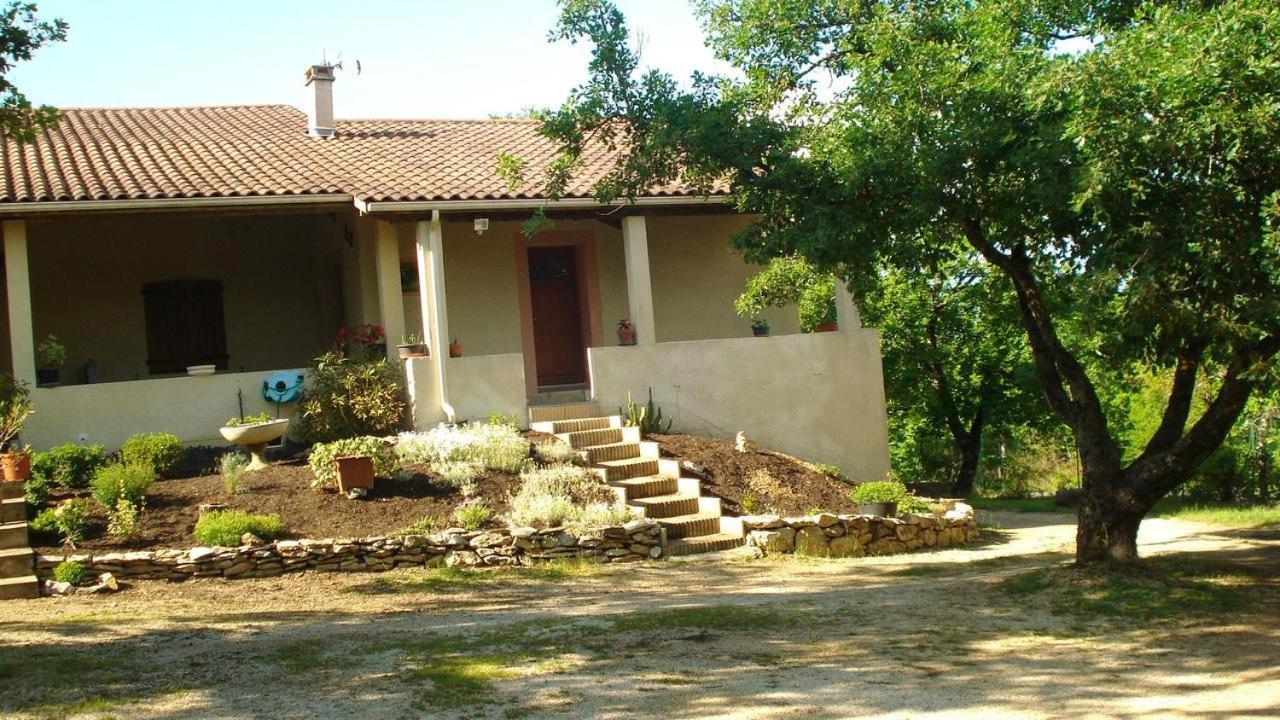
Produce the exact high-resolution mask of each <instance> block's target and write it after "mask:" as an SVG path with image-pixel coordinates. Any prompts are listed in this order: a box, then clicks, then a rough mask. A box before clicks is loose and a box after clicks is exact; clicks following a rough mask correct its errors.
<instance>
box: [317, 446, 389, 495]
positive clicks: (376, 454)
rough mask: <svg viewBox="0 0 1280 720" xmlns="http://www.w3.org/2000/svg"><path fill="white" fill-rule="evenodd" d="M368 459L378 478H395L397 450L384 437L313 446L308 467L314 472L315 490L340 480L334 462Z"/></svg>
mask: <svg viewBox="0 0 1280 720" xmlns="http://www.w3.org/2000/svg"><path fill="white" fill-rule="evenodd" d="M347 456H356V457H367V458H369V459H370V460H372V461H373V474H374V475H375V476H376V477H385V478H389V477H391V476H392V475H394V474H395V471H396V467H397V466H398V463H397V461H396V452H395V449H394V448H392V447H391V444H390V443H388V442H387V441H386V440H383V439H382V438H380V437H355V438H345V439H342V440H335V441H333V442H327V443H316V444H315V445H312V446H311V455H310V457H308V458H307V465H308V466H310V468H311V474H312V475H313V478H312V480H311V487H312V488H323V487H328V486H330V485H333V483H334V482H335V481H336V480H337V478H338V475H337V470H336V469H334V466H333V461H334V460H335V459H337V458H340V457H347Z"/></svg>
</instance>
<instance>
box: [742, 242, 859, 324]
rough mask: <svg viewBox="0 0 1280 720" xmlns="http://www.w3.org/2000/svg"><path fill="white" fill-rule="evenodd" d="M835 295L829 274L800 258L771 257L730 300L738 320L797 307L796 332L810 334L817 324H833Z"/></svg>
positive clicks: (833, 278) (834, 318)
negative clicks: (772, 309) (798, 330)
mask: <svg viewBox="0 0 1280 720" xmlns="http://www.w3.org/2000/svg"><path fill="white" fill-rule="evenodd" d="M835 293H836V286H835V277H834V276H832V275H831V274H830V273H820V272H818V271H816V270H814V269H813V266H812V265H810V264H809V263H808V262H807V261H805V260H804V259H803V258H798V257H781V258H774V259H773V260H771V261H770V262H769V264H768V266H766V267H765V268H764V269H763V270H761V271H760V272H758V273H756V274H755V275H753V276H751V278H749V279H748V280H747V288H746V290H745V291H744V292H743V293H742V294H741V295H739V296H738V299H737V300H734V301H733V309H734V310H735V311H736V312H737V313H738V316H739V317H744V318H751V317H756V316H758V315H759V314H760V313H761V312H763V311H764V310H765V309H767V308H780V307H787V306H788V305H798V306H799V310H800V329H801V330H802V331H804V332H813V331H815V330H817V329H818V326H819V325H822V324H824V323H833V322H835V321H836V295H835ZM766 329H768V326H767V324H766Z"/></svg>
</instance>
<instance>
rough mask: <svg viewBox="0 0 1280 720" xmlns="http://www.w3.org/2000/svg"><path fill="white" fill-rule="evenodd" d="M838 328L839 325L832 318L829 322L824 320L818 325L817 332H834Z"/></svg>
mask: <svg viewBox="0 0 1280 720" xmlns="http://www.w3.org/2000/svg"><path fill="white" fill-rule="evenodd" d="M839 329H840V326H839V325H837V324H836V323H835V321H834V320H833V321H831V322H824V323H822V324H821V325H819V326H818V328H817V332H835V331H836V330H839Z"/></svg>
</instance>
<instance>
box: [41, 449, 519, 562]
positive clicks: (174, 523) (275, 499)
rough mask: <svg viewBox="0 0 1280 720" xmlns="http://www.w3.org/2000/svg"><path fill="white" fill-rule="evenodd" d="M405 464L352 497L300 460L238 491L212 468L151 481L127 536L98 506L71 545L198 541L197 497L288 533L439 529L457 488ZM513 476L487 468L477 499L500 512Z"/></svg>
mask: <svg viewBox="0 0 1280 720" xmlns="http://www.w3.org/2000/svg"><path fill="white" fill-rule="evenodd" d="M206 467H207V465H206ZM412 470H413V468H410V471H411V472H410V473H409V474H408V475H407V476H405V477H404V478H403V479H402V480H400V481H397V480H388V479H383V478H378V479H377V481H376V484H375V486H374V489H373V492H371V493H370V494H369V496H368V497H366V498H363V499H359V500H349V499H347V498H346V497H344V496H342V495H339V494H338V493H337V492H335V491H333V490H313V489H312V488H311V479H312V474H311V470H310V469H308V467H307V465H306V463H305V462H303V461H300V460H291V461H287V462H280V463H275V464H273V465H272V466H271V467H270V468H268V469H265V470H256V471H251V472H247V473H245V476H244V477H245V481H246V483H247V485H248V488H249V489H248V491H247V492H243V493H240V494H238V495H228V494H227V492H226V490H225V489H224V487H223V483H222V478H221V476H219V475H216V474H213V475H199V476H197V477H189V478H181V479H174V480H159V481H157V482H156V483H155V485H154V486H153V487H152V490H151V493H150V494H149V495H148V496H147V504H146V509H145V510H143V512H142V514H141V516H140V519H139V523H138V530H137V532H136V533H135V534H134V536H132V537H131V538H129V539H128V540H117V539H114V538H110V537H106V536H105V534H106V515H105V513H104V512H102V510H101V509H100V508H98V509H97V510H96V511H95V516H94V519H93V523H92V525H91V526H90V528H89V531H88V533H87V537H86V539H85V540H83V541H81V542H80V543H77V547H78V548H79V549H81V550H90V551H91V550H99V549H141V548H147V549H154V548H186V547H191V546H192V545H196V544H198V543H197V542H196V541H195V538H194V537H193V536H192V530H193V529H194V527H195V523H196V520H197V519H198V518H199V506H200V505H201V504H203V503H223V504H225V505H227V507H228V508H230V509H235V510H244V511H247V512H251V513H277V514H279V515H280V517H281V518H282V519H283V520H284V522H285V526H286V528H287V533H286V537H288V538H304V537H311V538H318V537H366V536H371V535H385V534H387V533H390V532H394V531H396V530H399V529H401V528H404V527H406V526H409V525H412V524H414V523H416V522H418V521H419V520H422V519H423V518H424V517H434V518H439V523H438V524H439V526H440V527H441V528H443V527H447V526H448V525H450V524H451V523H450V521H449V516H450V514H451V513H452V512H453V511H454V509H455V508H456V507H457V506H458V505H459V504H461V503H462V501H463V497H462V493H461V492H460V491H459V490H457V489H455V488H443V487H440V486H439V485H438V484H436V483H432V482H430V478H429V477H428V476H427V475H426V474H424V473H422V472H412ZM518 482H519V479H518V478H516V477H515V476H512V475H506V474H502V473H491V474H489V475H488V476H486V477H484V478H483V479H481V480H480V481H479V493H478V494H479V497H481V498H483V499H484V500H485V501H486V502H487V503H488V504H489V505H490V507H492V508H494V510H496V511H497V513H496V514H501V513H503V512H505V510H506V505H507V498H508V495H509V494H510V491H511V490H512V489H514V486H515V485H516V484H517V483H518ZM32 541H33V544H34V547H36V548H42V549H52V548H59V547H60V545H59V543H57V541H56V540H55V539H54V538H48V537H42V536H34V537H33V538H32Z"/></svg>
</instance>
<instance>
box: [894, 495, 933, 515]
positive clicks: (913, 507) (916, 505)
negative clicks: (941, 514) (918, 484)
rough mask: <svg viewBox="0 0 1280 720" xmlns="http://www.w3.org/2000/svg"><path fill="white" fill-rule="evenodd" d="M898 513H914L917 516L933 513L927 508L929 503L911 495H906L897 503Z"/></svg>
mask: <svg viewBox="0 0 1280 720" xmlns="http://www.w3.org/2000/svg"><path fill="white" fill-rule="evenodd" d="M898 512H900V513H915V514H917V515H929V514H932V513H933V509H932V508H930V507H929V503H927V502H925V501H924V500H922V499H920V498H918V497H916V496H915V495H912V494H907V495H906V496H904V497H903V498H902V499H901V500H899V501H898Z"/></svg>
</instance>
